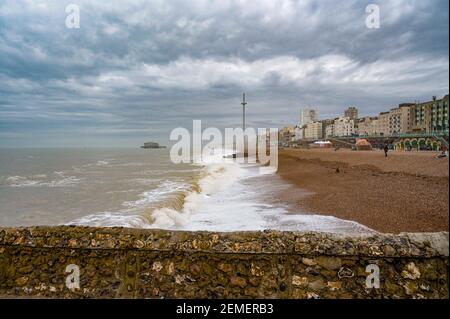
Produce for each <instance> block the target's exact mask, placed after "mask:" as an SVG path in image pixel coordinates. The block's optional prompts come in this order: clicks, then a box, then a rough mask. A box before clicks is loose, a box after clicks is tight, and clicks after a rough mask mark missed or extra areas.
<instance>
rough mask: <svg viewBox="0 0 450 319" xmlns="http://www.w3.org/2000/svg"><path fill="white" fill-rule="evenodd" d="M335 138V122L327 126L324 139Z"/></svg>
mask: <svg viewBox="0 0 450 319" xmlns="http://www.w3.org/2000/svg"><path fill="white" fill-rule="evenodd" d="M333 136H334V122H333V123H331V124H328V125H327V126H325V136H324V137H333Z"/></svg>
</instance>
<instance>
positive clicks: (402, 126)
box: [388, 103, 414, 135]
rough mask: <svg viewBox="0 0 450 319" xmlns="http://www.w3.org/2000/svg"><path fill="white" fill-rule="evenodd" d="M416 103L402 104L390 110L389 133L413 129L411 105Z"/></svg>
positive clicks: (400, 132) (393, 133) (405, 131)
mask: <svg viewBox="0 0 450 319" xmlns="http://www.w3.org/2000/svg"><path fill="white" fill-rule="evenodd" d="M413 105H414V104H408V103H404V104H400V105H399V106H398V107H397V108H394V109H391V110H390V111H389V133H388V134H389V135H398V134H404V133H408V132H410V131H411V106H413Z"/></svg>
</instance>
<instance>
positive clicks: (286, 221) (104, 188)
mask: <svg viewBox="0 0 450 319" xmlns="http://www.w3.org/2000/svg"><path fill="white" fill-rule="evenodd" d="M215 153H216V154H214V155H211V157H203V158H202V160H201V161H200V162H199V163H196V164H194V163H180V164H174V163H173V162H172V161H171V159H170V149H139V148H136V149H131V148H130V149H118V148H116V149H107V148H104V149H93V148H80V149H63V148H54V149H0V227H12V226H37V225H84V226H98V227H114V226H118V227H131V228H158V229H168V230H187V231H196V230H205V231H222V232H229V231H250V230H268V229H272V230H286V231H318V232H330V233H367V232H372V230H370V229H368V228H366V227H365V226H363V225H360V224H358V223H356V222H353V221H346V220H342V219H338V218H335V217H332V216H323V215H316V214H313V213H310V212H305V211H295V212H292V210H291V209H289V207H288V204H287V203H282V202H279V201H276V200H274V197H275V198H276V194H279V193H280V192H293V193H292V194H293V196H297V195H298V196H301V195H302V194H299V193H295V194H294V191H295V192H302V191H301V190H298V189H297V190H294V187H293V186H292V185H290V184H288V183H286V182H285V181H283V180H282V179H281V178H279V177H278V175H276V174H274V173H272V174H261V172H260V170H259V167H258V165H257V164H255V163H238V162H237V161H236V159H233V158H230V154H228V153H229V152H228V153H227V152H226V151H221V152H220V153H219V154H217V153H218V152H217V151H215Z"/></svg>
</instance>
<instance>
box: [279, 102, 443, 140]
mask: <svg viewBox="0 0 450 319" xmlns="http://www.w3.org/2000/svg"><path fill="white" fill-rule="evenodd" d="M448 97H449V96H448V94H447V95H445V96H444V97H443V98H441V99H437V98H436V97H435V96H433V98H432V100H431V101H427V102H422V103H402V104H399V105H398V106H397V107H394V108H391V109H390V110H388V111H383V112H380V113H379V114H378V115H377V116H365V117H362V118H359V117H358V109H357V108H356V107H355V106H350V107H348V108H347V109H346V110H345V111H344V116H341V117H338V118H334V119H323V120H318V114H319V110H318V108H305V109H303V110H302V111H301V121H300V124H299V125H296V126H288V127H285V128H283V129H282V130H281V132H280V141H281V142H282V143H286V144H289V143H293V142H299V141H301V140H306V142H307V141H308V140H319V139H323V138H325V139H326V138H333V137H336V138H355V137H358V136H364V137H379V138H381V139H383V138H389V137H397V140H398V141H399V143H403V142H402V141H401V140H402V139H407V138H410V137H411V135H414V134H428V135H430V136H431V138H432V139H433V137H432V136H433V135H434V134H437V135H439V136H441V138H438V137H436V138H435V139H440V140H439V142H438V144H439V143H442V145H448V120H449V119H448ZM442 136H446V138H445V139H443V138H442ZM446 140H447V142H446ZM379 141H381V142H380V143H384V142H382V140H379ZM406 142H408V141H406ZM419 142H420V141H417V145H419V144H420V143H419ZM425 142H426V143H429V144H430V145H431V144H432V143H434V142H433V141H428V140H425ZM421 143H424V142H423V141H422V142H421ZM399 145H403V146H402V147H405V145H408V144H407V143H403V144H399ZM412 145H414V144H412ZM427 145H428V144H427ZM432 145H434V144H432ZM436 147H437V146H434V147H433V149H434V148H436Z"/></svg>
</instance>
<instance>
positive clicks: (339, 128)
mask: <svg viewBox="0 0 450 319" xmlns="http://www.w3.org/2000/svg"><path fill="white" fill-rule="evenodd" d="M333 133H334V135H333V136H337V137H344V136H353V135H354V134H355V121H354V120H353V119H351V118H350V117H347V116H343V117H340V118H338V119H337V120H335V121H334V128H333Z"/></svg>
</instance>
